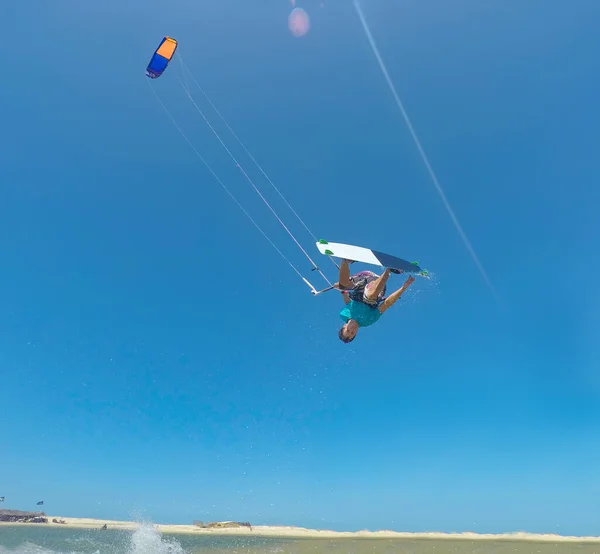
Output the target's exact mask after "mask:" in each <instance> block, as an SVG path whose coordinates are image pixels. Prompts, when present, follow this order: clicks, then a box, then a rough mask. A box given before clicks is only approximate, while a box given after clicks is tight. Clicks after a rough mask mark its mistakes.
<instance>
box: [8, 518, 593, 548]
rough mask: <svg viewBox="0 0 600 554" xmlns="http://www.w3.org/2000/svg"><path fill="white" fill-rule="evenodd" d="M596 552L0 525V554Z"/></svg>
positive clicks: (518, 544)
mask: <svg viewBox="0 0 600 554" xmlns="http://www.w3.org/2000/svg"><path fill="white" fill-rule="evenodd" d="M200 552H206V553H209V554H221V553H222V554H235V553H240V554H241V553H244V554H259V553H260V554H262V553H273V554H275V553H276V554H288V553H289V554H305V553H306V554H308V553H314V552H324V553H335V554H345V553H348V554H367V553H369V554H387V553H399V554H442V553H446V552H447V553H450V554H570V553H573V554H600V544H594V543H570V542H569V543H567V542H563V543H546V542H543V543H541V542H532V541H516V540H515V541H508V540H502V541H469V540H456V539H453V540H448V539H445V540H438V539H278V538H270V537H269V538H266V537H265V538H263V537H223V536H221V537H216V536H203V537H198V536H186V535H163V534H161V533H159V532H158V531H157V530H155V529H154V528H153V527H152V526H151V525H144V526H141V527H140V528H139V529H138V530H137V531H134V532H128V531H110V530H108V531H86V530H73V529H64V528H56V527H53V528H50V529H44V528H43V527H21V526H18V527H17V526H14V527H12V526H0V554H184V553H185V554H188V553H189V554H192V553H200Z"/></svg>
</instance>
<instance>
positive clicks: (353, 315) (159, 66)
mask: <svg viewBox="0 0 600 554" xmlns="http://www.w3.org/2000/svg"><path fill="white" fill-rule="evenodd" d="M176 49H177V41H176V40H175V39H173V38H170V37H164V38H163V40H162V41H161V43H160V44H159V46H158V48H157V49H156V51H155V52H154V54H153V56H152V58H151V59H150V63H149V64H148V67H147V68H146V75H147V76H148V77H149V78H150V79H156V78H158V77H160V76H161V75H162V74H163V72H164V71H165V69H166V68H167V66H168V65H169V62H170V61H171V60H172V59H173V56H174V55H175V51H176ZM178 57H179V61H180V62H181V68H182V70H183V71H184V76H185V75H186V74H187V75H188V76H189V77H191V80H192V81H193V82H194V83H195V85H196V86H197V87H198V89H199V90H200V92H201V94H202V95H203V96H204V98H205V100H206V101H207V102H208V104H209V105H210V106H211V108H212V109H213V110H214V111H215V113H216V114H217V116H218V117H219V118H220V119H221V120H222V122H223V123H224V124H225V126H226V127H227V129H228V130H229V131H230V132H231V134H232V135H233V137H234V138H235V139H236V140H237V142H238V143H239V144H240V146H241V147H242V149H243V150H244V152H245V153H246V154H247V155H248V156H249V158H250V159H251V160H252V162H253V163H254V164H255V165H256V167H257V168H258V170H259V171H260V172H261V173H262V175H263V177H264V178H265V179H266V181H267V182H268V183H269V184H270V185H271V186H272V187H273V189H274V190H275V191H276V192H277V194H278V195H279V196H280V198H281V199H282V200H283V201H284V202H285V204H286V206H287V207H288V208H289V209H290V210H291V212H292V213H293V214H294V215H295V216H296V218H297V219H298V221H299V222H300V223H301V224H302V225H303V227H304V228H305V229H306V231H308V232H309V233H310V234H311V235H312V237H313V239H314V240H315V241H316V245H317V248H318V250H319V251H320V252H321V253H322V254H324V255H325V256H327V257H329V258H330V259H331V261H332V262H333V263H334V264H335V266H336V268H337V270H338V276H339V278H338V281H337V282H336V283H331V281H329V279H328V278H327V276H326V275H325V273H324V272H323V270H322V269H321V268H320V267H319V266H318V265H317V264H316V263H315V262H314V261H313V259H312V257H311V256H310V254H309V253H308V252H307V251H306V250H305V249H304V248H303V247H302V245H301V243H300V241H299V240H298V239H297V238H296V237H295V236H294V234H293V233H292V232H291V230H290V228H289V227H288V225H286V224H285V223H284V221H283V219H282V218H281V216H280V215H279V214H278V213H277V211H276V210H275V209H274V208H273V207H272V205H271V203H270V202H269V201H268V200H267V198H266V197H265V195H264V193H263V192H262V191H261V190H260V189H259V187H258V186H257V185H256V184H255V183H254V181H253V180H252V179H251V178H250V176H249V175H248V172H247V171H246V170H245V169H244V168H243V167H242V165H241V164H240V162H239V161H238V159H237V158H236V157H235V155H234V154H233V153H232V151H231V150H230V149H229V148H228V147H227V145H226V143H225V141H224V140H223V139H222V138H221V136H220V134H219V133H218V132H217V130H216V129H215V127H214V126H213V125H212V124H211V122H210V120H209V119H208V117H207V116H206V115H205V114H204V112H203V110H202V109H201V108H200V106H199V105H198V103H197V102H196V100H195V99H194V97H193V96H192V93H191V92H190V90H189V89H188V87H187V85H186V84H185V81H187V79H182V78H181V77H179V76H178V78H179V82H180V84H181V86H182V87H183V90H184V91H185V93H186V95H187V96H188V98H189V100H190V101H191V103H192V105H193V106H194V108H195V109H196V111H197V112H198V113H199V114H200V116H201V117H202V119H203V120H204V122H205V123H206V124H207V125H208V127H209V129H210V130H211V131H212V133H213V134H214V135H215V137H216V138H217V140H218V142H219V143H220V144H221V146H222V147H223V148H224V150H225V151H226V152H227V154H228V155H229V157H230V158H231V160H232V161H233V163H234V164H235V166H236V167H237V168H238V170H239V171H240V172H241V174H242V176H243V177H244V178H245V179H246V180H247V181H248V183H249V184H250V185H251V187H252V188H253V189H254V191H255V192H256V194H257V195H258V196H259V197H260V198H261V200H262V201H263V202H264V203H265V205H266V206H267V208H268V209H269V210H270V211H271V213H272V214H273V216H274V217H275V218H276V219H277V221H278V222H279V223H280V224H281V226H282V227H283V229H284V230H285V231H286V232H287V233H288V235H289V236H290V238H291V239H292V240H293V241H294V243H295V244H296V246H298V248H299V249H300V250H301V251H302V253H303V254H304V255H305V256H306V258H307V259H308V261H309V262H310V264H311V265H312V269H311V271H316V272H318V273H319V274H320V275H321V276H322V277H323V279H324V280H325V281H326V282H327V284H328V287H327V288H325V289H321V290H317V289H316V288H315V287H314V286H313V285H312V283H311V282H310V281H309V280H308V279H307V278H306V277H305V276H304V275H303V273H302V272H301V271H300V270H299V269H298V268H297V267H296V265H294V264H293V263H292V262H291V261H290V259H289V258H288V256H286V255H285V254H284V253H283V251H282V250H281V248H279V247H278V246H277V245H276V244H275V242H274V241H273V240H272V239H271V237H269V236H268V235H267V233H266V232H265V231H264V230H263V229H262V227H261V226H260V225H259V224H258V223H257V222H256V220H255V219H254V218H253V217H252V216H251V215H250V214H249V213H248V211H247V210H246V209H245V208H244V207H243V206H242V204H241V203H240V202H239V201H238V200H237V198H236V197H235V195H234V194H233V193H232V192H231V190H230V189H229V188H228V187H227V186H226V185H225V183H224V182H223V181H222V180H221V179H220V178H219V176H218V175H217V174H216V173H215V171H214V170H213V169H212V167H211V166H210V165H209V164H208V163H207V161H206V160H205V159H204V158H203V157H202V155H201V154H200V152H199V151H198V150H197V148H196V147H195V146H194V144H193V143H192V141H191V140H190V139H189V138H188V136H187V135H186V134H185V132H184V131H183V129H182V128H181V126H180V125H179V124H178V123H177V121H176V120H175V118H174V117H173V115H171V112H170V111H169V110H168V108H167V106H166V105H165V103H164V102H163V101H162V100H161V99H160V97H159V96H158V93H157V92H156V91H155V90H154V87H152V86H151V87H150V88H151V90H152V92H153V94H154V95H155V97H156V99H157V100H158V102H159V103H160V105H161V106H162V108H163V109H164V111H165V112H166V114H167V115H168V117H169V119H170V120H171V122H172V123H173V125H174V126H175V128H176V129H177V130H178V131H179V133H180V134H181V135H182V137H183V138H184V140H185V141H186V142H187V143H188V145H189V146H190V147H191V148H192V150H193V151H194V152H195V154H196V156H197V157H198V158H199V160H200V161H201V162H202V163H203V164H204V165H205V167H206V168H207V169H208V171H209V173H210V174H211V175H212V176H213V177H214V179H215V180H216V181H217V182H218V183H219V184H220V185H221V186H222V187H223V189H224V190H225V192H226V193H227V194H228V195H229V196H230V197H231V198H232V200H233V201H234V202H235V203H236V204H237V205H238V207H239V208H240V209H241V210H242V212H243V213H244V214H245V215H246V217H248V219H249V220H250V222H251V223H252V224H253V225H254V226H255V227H256V228H257V229H258V231H259V232H260V233H261V234H262V235H263V236H264V237H265V239H266V240H267V241H268V242H269V243H270V244H271V246H272V247H273V248H274V249H275V250H276V251H277V252H278V253H279V255H280V256H281V257H282V258H283V259H284V260H285V261H286V262H287V263H288V264H289V265H290V267H291V268H292V269H293V270H294V271H295V272H296V274H297V275H298V276H299V277H300V278H301V279H302V280H303V281H304V283H306V284H307V285H308V286H309V287H310V290H311V292H312V293H313V295H314V296H317V295H320V294H322V293H324V292H326V291H329V290H334V289H337V290H340V291H342V293H343V295H344V296H343V297H344V302H345V307H344V309H343V310H342V312H341V313H340V317H341V318H342V320H343V321H344V326H343V327H342V328H341V329H340V331H339V337H340V339H341V340H342V341H344V342H350V341H351V340H353V339H354V337H355V336H356V333H357V331H358V328H359V327H364V326H368V325H372V324H373V323H375V322H376V321H377V320H378V319H379V317H380V316H381V314H383V313H384V312H385V311H386V310H387V309H388V308H390V307H391V306H392V305H393V304H394V303H395V302H396V301H397V300H398V299H399V298H400V296H401V295H402V294H403V293H404V291H406V289H407V288H408V287H409V286H410V285H411V284H412V283H413V282H414V280H415V278H414V277H413V275H420V276H422V277H427V275H428V274H427V272H426V271H424V270H422V269H421V268H420V267H419V264H418V263H416V262H408V261H406V260H403V259H402V258H398V257H396V256H391V255H389V254H384V253H383V252H380V251H377V250H371V249H369V248H363V247H358V246H351V245H348V244H341V243H334V242H331V243H330V242H327V241H324V240H320V241H317V239H316V237H315V235H314V234H313V233H312V231H310V229H309V228H308V226H307V225H306V223H305V222H304V221H303V220H302V218H301V217H300V216H299V215H298V213H297V212H296V211H295V210H294V209H293V208H292V206H291V205H290V204H289V202H288V201H287V200H286V199H285V197H284V196H283V194H282V192H281V191H280V190H279V189H278V188H277V187H276V186H275V184H274V183H273V181H272V180H271V178H270V177H269V176H268V175H267V173H266V172H265V171H264V169H263V168H262V167H261V166H260V165H259V163H258V162H257V161H256V160H255V159H254V157H253V156H252V154H250V152H249V151H248V149H247V148H246V146H245V145H244V144H243V142H242V141H241V140H240V139H239V137H238V136H237V135H236V134H235V132H234V131H233V129H232V128H231V126H230V125H229V123H227V121H226V120H225V118H224V117H223V116H222V115H221V113H220V112H219V110H218V109H217V108H216V107H215V105H214V104H213V103H212V101H211V100H210V98H209V97H208V95H207V94H206V92H204V90H203V89H202V87H201V86H200V84H199V83H198V81H197V80H196V79H195V77H194V76H193V74H192V73H191V71H190V70H189V68H188V67H187V66H186V65H185V63H184V62H183V60H182V59H181V55H178ZM148 83H149V81H148ZM333 258H340V259H341V264H338V263H336V262H335V261H334V260H333ZM354 262H362V263H366V264H369V265H375V266H379V267H381V268H385V270H384V271H383V273H382V275H378V274H376V273H373V272H372V271H361V272H359V273H357V274H355V275H352V276H351V275H350V270H349V265H350V264H351V263H354ZM391 273H396V274H400V273H409V274H411V275H410V276H409V277H408V279H407V280H406V281H405V282H404V284H403V285H402V287H401V288H399V289H398V290H397V291H395V292H394V293H392V294H391V295H390V296H389V297H387V298H386V297H385V292H386V283H387V280H388V278H389V277H390V274H391Z"/></svg>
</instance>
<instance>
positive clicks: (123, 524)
mask: <svg viewBox="0 0 600 554" xmlns="http://www.w3.org/2000/svg"><path fill="white" fill-rule="evenodd" d="M46 517H47V518H48V519H49V521H50V522H51V521H52V519H53V518H56V519H59V520H64V521H65V523H64V524H57V523H12V522H0V526H19V527H28V526H29V527H31V526H33V527H44V528H63V529H82V530H86V529H87V530H100V528H101V527H102V526H103V525H106V526H107V529H108V530H113V531H114V530H115V529H116V530H122V531H135V530H136V529H138V528H139V527H141V526H142V525H144V522H134V521H116V520H108V519H107V520H105V519H94V518H75V517H63V516H61V517H58V516H46ZM147 524H150V525H152V526H153V527H154V528H155V529H156V530H157V531H159V532H160V533H163V534H167V535H178V534H179V535H221V536H231V535H236V536H248V537H250V536H255V537H272V538H306V539H342V538H350V539H361V538H365V539H378V538H379V539H437V540H470V541H475V540H478V541H492V540H495V541H527V542H560V543H563V542H577V543H583V542H586V543H590V542H593V543H600V537H575V536H563V535H555V534H550V533H544V534H541V533H540V534H536V533H526V532H514V533H501V534H492V533H482V534H479V533H472V532H462V533H442V532H421V533H408V532H401V531H388V530H381V531H367V530H364V531H331V530H320V529H306V528H304V527H295V526H274V525H256V526H252V527H251V528H248V527H241V528H202V527H196V526H195V525H170V524H160V523H152V522H148V523H147Z"/></svg>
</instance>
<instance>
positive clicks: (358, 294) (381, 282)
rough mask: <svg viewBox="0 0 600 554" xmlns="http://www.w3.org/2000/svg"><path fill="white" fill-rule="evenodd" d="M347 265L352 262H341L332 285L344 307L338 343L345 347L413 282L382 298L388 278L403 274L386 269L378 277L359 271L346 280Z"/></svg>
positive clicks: (390, 305) (348, 266) (348, 267)
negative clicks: (341, 342)
mask: <svg viewBox="0 0 600 554" xmlns="http://www.w3.org/2000/svg"><path fill="white" fill-rule="evenodd" d="M351 263H353V262H352V260H342V263H341V265H340V275H339V282H338V283H336V285H335V286H336V288H338V289H340V290H341V291H342V295H343V297H344V302H345V304H346V305H345V307H344V309H343V310H342V311H341V312H340V317H341V318H342V320H343V321H344V325H343V326H342V327H341V329H340V331H339V337H340V340H341V341H343V342H346V343H348V342H351V341H353V340H354V338H355V337H356V333H358V329H359V328H360V327H367V326H369V325H373V323H375V322H376V321H377V320H378V319H379V318H380V317H381V314H383V313H384V312H385V311H386V310H387V309H388V308H391V307H392V306H393V305H394V304H395V303H396V301H397V300H398V299H399V298H400V297H401V296H402V294H403V293H404V291H406V289H407V288H408V287H409V286H410V285H411V283H412V282H413V281H414V280H415V278H414V277H412V276H410V277H409V278H408V279H407V280H406V281H405V282H404V284H403V285H402V286H401V287H400V288H399V289H398V290H397V291H395V292H393V293H392V294H390V295H389V296H388V297H387V298H385V292H386V283H387V280H388V279H389V276H390V274H391V273H395V274H400V273H403V271H402V270H401V269H392V268H387V269H386V270H385V271H384V272H383V274H382V275H377V274H376V273H373V272H372V271H361V272H360V273H357V274H355V275H352V276H350V264H351Z"/></svg>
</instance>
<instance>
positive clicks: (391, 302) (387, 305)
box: [379, 276, 415, 313]
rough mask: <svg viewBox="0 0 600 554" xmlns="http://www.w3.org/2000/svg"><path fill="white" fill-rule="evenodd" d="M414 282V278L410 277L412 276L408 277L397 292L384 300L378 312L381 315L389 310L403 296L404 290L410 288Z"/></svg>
mask: <svg viewBox="0 0 600 554" xmlns="http://www.w3.org/2000/svg"><path fill="white" fill-rule="evenodd" d="M414 280H415V278H414V277H412V276H411V277H409V278H408V279H407V280H406V281H405V282H404V284H403V285H402V286H401V287H400V288H399V289H398V290H397V291H395V292H393V293H392V294H390V295H389V296H388V297H387V298H386V299H385V301H384V302H383V304H381V306H379V311H380V312H381V313H383V312H385V311H386V310H387V309H388V308H391V307H392V306H393V305H394V304H395V303H396V302H397V301H398V300H399V299H400V297H401V296H402V295H403V294H404V292H405V291H406V289H407V288H408V287H410V285H411V284H412V283H413V282H414Z"/></svg>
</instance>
